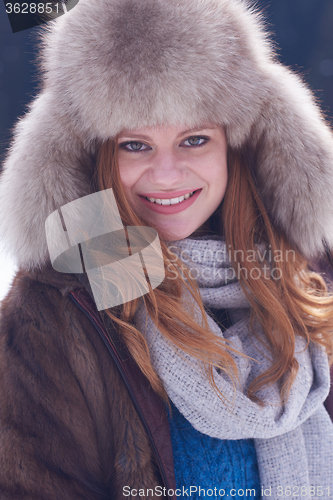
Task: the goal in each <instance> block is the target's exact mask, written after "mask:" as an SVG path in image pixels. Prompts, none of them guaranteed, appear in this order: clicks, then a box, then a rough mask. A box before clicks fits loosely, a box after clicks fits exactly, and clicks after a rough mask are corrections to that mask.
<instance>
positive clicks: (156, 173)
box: [148, 151, 186, 189]
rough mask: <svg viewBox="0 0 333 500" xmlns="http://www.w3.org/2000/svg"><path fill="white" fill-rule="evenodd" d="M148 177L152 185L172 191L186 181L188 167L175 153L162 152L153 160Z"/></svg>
mask: <svg viewBox="0 0 333 500" xmlns="http://www.w3.org/2000/svg"><path fill="white" fill-rule="evenodd" d="M148 176H149V181H150V182H151V183H152V184H155V185H156V186H158V187H159V188H169V189H170V188H173V187H176V186H179V185H180V184H181V183H182V181H184V180H185V177H186V166H185V164H184V161H183V160H182V159H181V158H179V157H178V156H177V154H176V153H175V152H174V151H160V152H158V153H157V154H156V155H155V156H154V158H153V159H152V164H151V166H150V168H149V171H148Z"/></svg>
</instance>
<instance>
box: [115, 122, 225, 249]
mask: <svg viewBox="0 0 333 500" xmlns="http://www.w3.org/2000/svg"><path fill="white" fill-rule="evenodd" d="M118 154H119V173H120V178H121V181H122V184H123V187H124V190H125V194H126V195H127V198H128V200H129V202H130V204H131V206H132V208H133V209H134V211H135V212H136V213H137V214H138V215H140V216H142V217H144V218H145V219H146V220H147V221H148V222H149V223H150V224H151V226H152V227H154V228H155V229H157V231H158V233H159V235H160V237H161V238H163V239H165V240H169V241H172V240H180V239H183V238H186V237H187V236H190V235H191V234H192V233H193V232H194V231H196V230H197V229H198V228H200V226H202V225H203V224H204V223H205V222H206V221H207V220H208V218H209V217H210V216H211V215H212V214H213V212H214V211H215V210H216V209H217V207H218V206H219V205H220V203H221V201H222V199H223V197H224V194H225V190H226V187H227V177H228V176H227V141H226V136H225V132H224V129H223V128H222V127H221V126H219V125H214V124H212V123H205V124H204V125H200V126H199V127H198V128H193V129H190V130H186V128H184V127H181V126H163V127H162V126H159V127H151V128H140V129H135V130H123V131H122V132H121V133H120V135H119V138H118Z"/></svg>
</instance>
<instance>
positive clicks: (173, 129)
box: [119, 122, 222, 136]
mask: <svg viewBox="0 0 333 500" xmlns="http://www.w3.org/2000/svg"><path fill="white" fill-rule="evenodd" d="M201 130H212V131H214V130H217V131H221V130H222V126H221V125H219V124H216V123H212V122H202V123H198V124H197V125H194V126H191V127H189V126H188V125H186V124H179V125H168V124H163V125H155V126H153V127H138V128H134V129H128V128H126V129H123V130H122V131H121V132H120V133H119V136H124V135H146V136H154V135H159V134H168V135H175V136H178V135H186V134H191V133H195V132H199V131H201Z"/></svg>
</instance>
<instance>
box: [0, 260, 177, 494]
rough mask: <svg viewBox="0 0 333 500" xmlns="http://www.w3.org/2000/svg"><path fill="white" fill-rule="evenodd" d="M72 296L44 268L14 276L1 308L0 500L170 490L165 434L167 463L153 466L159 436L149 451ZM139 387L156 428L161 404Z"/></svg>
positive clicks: (66, 282)
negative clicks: (150, 405) (155, 408)
mask: <svg viewBox="0 0 333 500" xmlns="http://www.w3.org/2000/svg"><path fill="white" fill-rule="evenodd" d="M73 290H75V293H76V294H77V297H80V294H81V296H82V297H83V299H84V300H86V298H87V293H86V292H85V290H84V289H83V287H82V285H81V284H80V283H79V281H78V280H77V279H76V278H75V277H73V276H71V275H65V274H60V273H57V272H55V271H54V270H53V269H52V268H51V267H47V268H45V269H44V271H37V272H34V273H33V274H32V273H31V274H30V275H29V274H28V273H26V272H23V271H20V272H19V273H18V275H17V276H16V278H15V281H14V284H13V286H12V288H11V290H10V293H9V294H8V296H7V298H6V299H5V300H4V301H3V303H2V308H1V310H2V314H1V326H0V332H1V350H0V370H1V375H0V376H1V384H0V428H1V442H0V498H1V499H6V500H13V499H16V500H18V499H25V500H60V499H64V500H65V499H66V500H69V499H70V500H76V499H81V500H82V499H85V500H88V499H89V500H97V499H98V500H99V499H115V500H116V499H121V498H126V496H124V495H123V486H130V487H131V488H135V489H140V488H144V489H147V488H154V487H155V486H157V485H161V486H169V487H170V486H173V481H174V475H173V467H172V454H171V462H170V446H171V444H170V443H169V441H170V439H168V436H167V439H165V437H164V435H163V432H164V433H165V429H166V426H165V425H164V426H163V432H162V434H161V436H162V438H161V439H163V441H167V443H164V445H165V446H166V447H167V448H168V450H167V452H168V453H169V455H168V456H167V454H165V455H164V457H163V456H162V457H161V454H160V457H158V453H156V452H154V451H153V448H154V445H156V443H157V447H159V448H160V450H162V452H161V453H162V455H163V453H164V451H163V446H162V443H158V439H159V428H158V426H157V425H155V429H153V430H152V433H155V438H154V439H155V443H154V439H152V438H151V437H149V432H147V431H146V430H145V428H144V424H143V421H142V418H140V417H139V414H138V411H137V409H136V407H135V405H134V403H133V399H132V398H131V396H130V393H129V391H128V389H127V387H126V385H125V382H124V380H123V378H122V376H121V374H120V371H119V369H118V368H117V367H116V365H115V363H114V362H113V358H112V356H111V355H110V352H109V350H108V349H107V348H106V345H105V343H104V342H103V340H102V338H101V336H100V335H99V333H98V331H97V329H96V328H94V326H93V324H92V321H91V318H90V319H89V318H88V317H87V316H86V314H84V313H83V312H82V310H80V308H79V307H77V305H76V304H75V303H74V302H73V300H72V299H73V297H72V296H71V292H72V291H73ZM88 298H89V296H88ZM125 358H126V356H125ZM141 377H143V376H141ZM133 378H135V380H139V379H138V378H137V377H136V375H135V374H134V377H133ZM139 378H140V375H139ZM140 383H141V385H146V388H145V390H146V392H147V391H148V392H147V396H146V398H147V402H148V403H149V401H148V400H149V399H152V400H154V398H155V401H156V400H157V406H158V405H160V406H159V411H160V420H163V419H164V423H165V419H166V414H165V411H164V410H163V409H164V406H163V405H161V401H160V400H159V399H158V398H156V396H155V395H154V394H153V393H152V391H151V390H150V389H149V386H147V383H146V382H142V380H141V382H140ZM147 387H148V389H147ZM149 391H150V392H149ZM138 397H140V395H138ZM141 397H142V394H141ZM155 406H156V405H155ZM161 408H162V412H161ZM163 411H164V414H163ZM152 413H153V412H152ZM152 416H153V417H154V418H155V420H156V415H152ZM141 417H142V415H141ZM148 417H149V415H148ZM167 432H169V431H168V428H167ZM158 458H159V459H160V462H161V461H162V462H163V460H164V465H165V467H164V470H163V466H161V463H160V464H158ZM168 461H169V462H168ZM165 471H166V472H165ZM163 474H164V481H163V480H162V476H163ZM166 475H169V477H171V479H170V481H169V484H168V482H167V480H166V479H165V476H166ZM127 497H128V496H127ZM148 498H154V496H152V495H151V496H148ZM159 498H160V497H159Z"/></svg>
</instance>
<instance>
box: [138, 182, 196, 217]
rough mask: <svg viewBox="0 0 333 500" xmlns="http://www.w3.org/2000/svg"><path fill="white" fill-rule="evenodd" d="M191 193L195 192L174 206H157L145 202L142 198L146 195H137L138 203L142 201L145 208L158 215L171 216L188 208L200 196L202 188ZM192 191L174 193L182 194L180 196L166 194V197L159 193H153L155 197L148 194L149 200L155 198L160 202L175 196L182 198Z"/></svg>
mask: <svg viewBox="0 0 333 500" xmlns="http://www.w3.org/2000/svg"><path fill="white" fill-rule="evenodd" d="M192 191H196V192H195V193H194V195H193V196H191V197H190V198H188V199H187V200H184V201H181V202H180V203H177V204H176V205H158V204H157V203H152V202H151V201H148V200H146V198H144V196H146V195H139V199H140V201H142V203H144V205H145V206H146V207H148V208H149V209H150V210H152V211H153V212H157V213H158V214H165V215H171V214H177V213H179V212H182V211H183V210H186V209H187V208H188V207H190V206H191V205H192V204H193V203H194V202H195V200H196V199H197V198H198V196H199V195H200V193H201V191H202V188H200V189H197V190H194V189H193V190H192ZM192 191H189V190H186V191H175V193H182V194H178V195H177V194H176V195H175V194H174V193H168V196H165V195H163V196H161V194H160V193H153V194H155V196H153V194H152V193H149V198H157V199H160V200H165V199H168V198H176V197H177V196H183V195H184V194H187V193H191V192H192ZM156 195H157V196H156Z"/></svg>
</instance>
